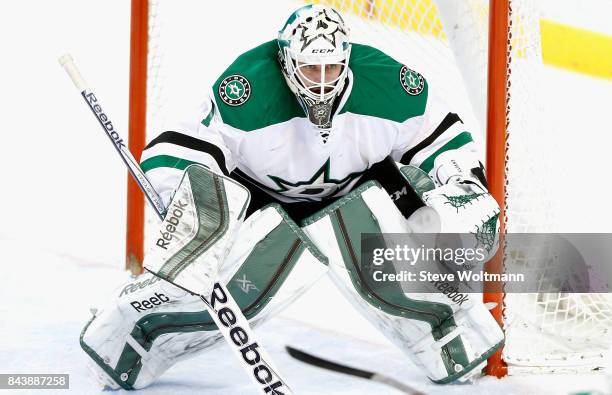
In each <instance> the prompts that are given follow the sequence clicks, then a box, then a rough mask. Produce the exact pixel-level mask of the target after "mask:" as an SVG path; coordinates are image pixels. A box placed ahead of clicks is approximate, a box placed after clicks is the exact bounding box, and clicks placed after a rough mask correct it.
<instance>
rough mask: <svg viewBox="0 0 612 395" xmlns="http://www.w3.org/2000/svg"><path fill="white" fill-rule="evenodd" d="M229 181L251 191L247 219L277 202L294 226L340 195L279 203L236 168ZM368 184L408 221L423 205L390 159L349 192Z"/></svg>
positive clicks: (375, 166)
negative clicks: (374, 185)
mask: <svg viewBox="0 0 612 395" xmlns="http://www.w3.org/2000/svg"><path fill="white" fill-rule="evenodd" d="M230 178H233V179H234V180H236V181H238V182H239V183H241V184H242V185H244V186H245V187H247V188H248V189H249V191H250V192H251V202H250V204H249V207H248V208H247V217H248V216H250V215H251V214H252V213H254V212H255V211H257V210H259V209H260V208H262V207H264V206H266V205H268V204H270V203H278V204H280V205H281V207H283V209H284V210H285V211H286V212H287V214H289V217H291V219H293V220H294V221H295V222H297V223H300V222H301V221H302V220H303V219H305V218H307V217H309V216H311V215H312V214H314V213H316V212H318V211H320V210H322V209H324V208H325V207H327V206H329V205H330V204H332V203H334V202H335V201H337V200H338V199H340V198H341V196H338V197H329V198H326V199H324V200H322V201H311V202H295V203H287V202H281V201H279V200H278V199H276V198H275V197H273V196H272V195H270V194H268V193H267V192H265V190H264V189H263V188H261V187H259V186H258V185H257V183H256V182H255V181H253V180H252V179H251V178H250V177H248V176H247V175H246V174H244V173H243V172H241V171H240V170H238V169H236V170H234V171H233V172H232V173H231V174H230ZM368 181H376V182H378V183H379V184H380V185H381V186H382V187H383V188H384V189H385V191H387V193H388V194H389V196H390V197H391V199H392V200H393V202H394V203H395V205H396V206H397V208H398V209H399V210H400V212H401V213H402V214H403V215H404V217H405V218H408V217H409V216H410V215H412V213H414V212H415V211H416V210H417V209H418V208H420V207H423V206H424V204H423V202H422V201H421V199H420V198H419V197H418V196H417V194H416V193H415V192H414V190H413V189H412V188H411V187H410V186H409V185H408V184H407V183H406V179H405V178H404V177H403V176H402V175H401V173H400V171H399V169H398V168H397V165H396V164H395V161H393V159H391V157H387V158H385V159H384V160H382V161H380V162H378V163H375V164H374V165H373V166H372V167H370V168H369V169H367V170H366V171H365V172H364V173H363V175H362V176H361V178H360V179H359V180H358V182H357V184H356V185H355V186H354V187H353V189H354V188H357V187H358V186H359V185H362V184H364V183H365V182H368Z"/></svg>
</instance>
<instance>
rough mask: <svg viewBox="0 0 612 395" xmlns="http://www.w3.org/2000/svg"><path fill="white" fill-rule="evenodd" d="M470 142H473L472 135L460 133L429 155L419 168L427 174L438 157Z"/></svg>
mask: <svg viewBox="0 0 612 395" xmlns="http://www.w3.org/2000/svg"><path fill="white" fill-rule="evenodd" d="M472 141H474V140H472V135H471V134H470V133H469V132H461V133H460V134H458V135H457V136H455V137H453V139H452V140H450V141H449V142H448V143H446V144H444V145H443V146H442V147H440V148H439V149H438V150H437V151H436V152H434V153H433V154H431V155H430V156H429V157H428V158H427V159H425V160H424V161H423V163H421V166H419V167H420V168H421V170H423V171H424V172H426V173H429V172H430V171H431V169H433V166H434V161H435V160H436V158H437V157H438V155H440V154H441V153H443V152H446V151H449V150H453V149H457V148H460V147H463V146H464V145H466V144H467V143H471V142H472Z"/></svg>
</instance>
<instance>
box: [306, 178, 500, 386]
mask: <svg viewBox="0 0 612 395" xmlns="http://www.w3.org/2000/svg"><path fill="white" fill-rule="evenodd" d="M411 218H412V217H411ZM303 226H304V227H303V229H304V230H305V232H306V234H308V235H309V236H310V237H311V239H312V240H313V241H314V242H315V244H316V245H317V246H318V247H319V248H320V249H321V251H323V253H325V254H326V255H327V257H328V259H329V262H330V271H329V275H330V276H331V279H332V281H333V282H334V283H335V284H336V285H337V286H338V287H339V289H340V291H341V292H342V293H343V294H344V295H345V297H347V299H348V300H349V301H350V302H351V303H352V304H353V306H355V307H356V308H357V310H358V311H360V313H361V314H362V315H363V316H364V317H365V318H367V319H368V320H369V321H370V322H372V324H373V325H375V326H376V327H377V328H378V329H379V330H380V331H381V332H382V333H383V334H384V335H385V336H386V337H387V338H389V340H391V341H392V342H393V343H395V344H396V345H397V346H398V347H399V348H400V349H401V350H402V351H404V352H405V353H406V354H407V355H408V356H409V357H411V359H413V361H414V362H415V363H416V364H417V365H419V366H421V367H422V368H423V369H424V370H425V372H426V373H427V375H428V376H429V377H430V378H431V379H432V380H433V381H435V382H438V383H448V382H451V381H454V380H458V379H462V378H465V377H468V376H469V375H471V374H475V373H477V372H479V371H480V367H481V366H482V365H483V364H484V363H485V361H486V359H487V358H488V357H489V356H490V355H491V354H493V353H494V352H495V351H496V350H497V349H499V348H500V347H501V346H502V344H503V332H502V331H501V329H500V328H499V325H498V324H497V322H496V321H495V320H494V319H493V317H492V316H491V314H490V313H489V312H488V311H487V309H486V307H485V306H484V304H483V303H482V302H481V300H482V299H481V298H479V296H480V295H477V294H472V295H470V298H469V299H470V300H469V301H467V302H465V301H464V303H463V305H461V304H458V303H456V302H454V301H453V300H451V299H449V298H448V297H447V296H446V295H444V294H442V293H441V292H435V289H434V288H432V293H422V294H410V293H406V292H405V291H404V290H403V289H402V287H401V285H400V283H397V282H377V281H374V280H373V279H372V275H371V274H370V273H367V272H366V271H365V270H364V268H365V267H367V266H362V262H361V235H362V234H364V233H370V234H382V233H411V232H412V230H413V229H414V228H415V227H414V226H413V225H412V226H411V219H410V218H409V219H408V220H404V219H403V217H402V215H401V214H400V212H399V211H398V210H397V208H396V207H395V205H394V204H393V202H392V201H391V199H390V198H389V196H388V195H387V193H386V192H385V191H384V190H383V189H382V188H380V187H379V186H378V185H377V184H376V183H374V182H367V183H364V184H363V185H361V186H360V187H359V188H357V189H355V190H354V191H352V192H351V193H349V194H347V195H346V196H344V197H343V198H342V199H340V200H339V201H337V202H335V203H334V204H333V205H331V206H330V207H328V208H326V209H324V210H322V211H321V212H319V213H317V214H315V215H314V216H312V217H310V218H308V219H306V220H305V221H304V222H303Z"/></svg>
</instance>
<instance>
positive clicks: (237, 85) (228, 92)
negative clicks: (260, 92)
mask: <svg viewBox="0 0 612 395" xmlns="http://www.w3.org/2000/svg"><path fill="white" fill-rule="evenodd" d="M219 96H220V97H221V100H223V103H225V104H227V105H229V106H241V105H243V104H244V103H245V102H246V101H247V100H249V97H251V84H250V83H249V81H248V80H247V79H246V78H244V77H243V76H241V75H239V74H234V75H230V76H229V77H225V78H224V79H223V81H221V84H220V85H219Z"/></svg>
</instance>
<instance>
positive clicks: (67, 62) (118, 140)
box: [59, 55, 166, 219]
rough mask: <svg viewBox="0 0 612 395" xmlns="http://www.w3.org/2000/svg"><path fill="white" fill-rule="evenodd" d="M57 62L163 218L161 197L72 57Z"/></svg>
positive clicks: (62, 58)
mask: <svg viewBox="0 0 612 395" xmlns="http://www.w3.org/2000/svg"><path fill="white" fill-rule="evenodd" d="M59 62H60V64H61V65H62V66H63V67H64V70H66V72H67V73H68V75H69V76H70V79H71V80H72V82H73V83H74V85H75V86H76V87H77V89H78V90H79V91H80V92H81V96H82V97H83V99H84V100H85V103H87V106H88V107H89V109H90V110H91V111H92V113H93V114H94V115H95V116H96V118H97V119H98V123H99V124H100V126H102V129H104V133H106V135H107V136H108V138H109V139H110V140H111V142H112V143H113V146H114V147H115V149H116V150H117V153H118V154H119V156H120V157H121V159H122V160H123V163H125V165H126V166H127V168H128V171H129V172H130V174H132V176H133V177H134V180H135V181H136V183H137V184H138V186H139V187H140V189H141V190H142V192H143V193H144V195H145V197H146V198H147V200H148V201H149V203H150V204H151V206H152V207H153V208H154V209H155V211H156V212H157V215H158V216H159V217H160V219H163V218H164V216H165V215H166V208H165V207H164V204H163V202H162V200H161V198H160V197H159V195H158V194H157V192H156V191H155V189H154V188H153V185H152V184H151V182H150V181H149V179H148V178H147V176H146V175H145V173H144V171H142V169H141V168H140V165H139V164H138V161H136V159H134V156H132V153H131V152H130V150H129V149H128V148H127V147H126V145H125V143H124V140H123V138H122V137H121V135H119V132H117V130H116V129H115V126H114V125H113V123H112V122H111V120H110V118H109V116H108V114H107V113H106V112H104V110H103V109H102V105H101V104H100V100H99V99H98V98H97V97H96V95H95V94H94V93H93V91H92V90H91V88H89V86H88V85H87V83H86V82H85V79H84V78H83V77H82V76H81V73H79V70H78V68H77V67H76V65H75V64H74V61H73V60H72V57H70V55H64V56H62V57H61V58H60V59H59Z"/></svg>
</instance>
